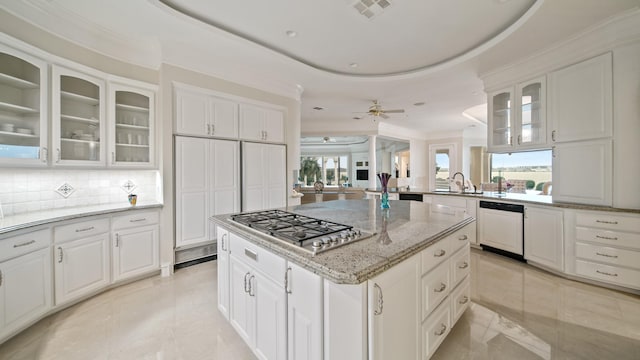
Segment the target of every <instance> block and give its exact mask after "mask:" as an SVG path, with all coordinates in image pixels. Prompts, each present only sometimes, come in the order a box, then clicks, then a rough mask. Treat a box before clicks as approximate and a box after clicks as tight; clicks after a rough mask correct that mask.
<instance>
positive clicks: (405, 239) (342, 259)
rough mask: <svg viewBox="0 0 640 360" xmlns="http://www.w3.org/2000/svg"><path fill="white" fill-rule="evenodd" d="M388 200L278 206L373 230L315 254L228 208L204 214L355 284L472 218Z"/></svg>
mask: <svg viewBox="0 0 640 360" xmlns="http://www.w3.org/2000/svg"><path fill="white" fill-rule="evenodd" d="M390 203H391V208H390V209H388V210H381V209H380V202H379V201H376V200H336V201H328V202H322V203H312V204H305V205H298V206H293V207H288V208H283V209H282V210H286V211H290V212H293V213H297V214H300V215H305V216H310V217H315V218H319V219H323V220H329V221H333V222H338V223H342V224H345V225H351V226H353V227H355V228H358V229H361V230H363V231H368V232H374V233H375V235H374V236H372V237H370V238H368V239H364V240H359V241H357V242H354V243H352V244H348V245H345V246H341V247H338V248H335V249H331V250H328V251H325V252H322V253H319V254H316V255H312V254H310V253H308V252H306V251H304V250H302V249H300V248H298V247H296V246H294V245H290V244H288V243H285V242H282V241H280V240H277V239H274V238H271V237H269V236H267V235H264V234H261V233H259V232H256V231H253V230H251V229H248V228H246V227H244V226H242V225H238V224H236V223H235V222H233V221H232V220H230V215H229V214H227V215H218V216H213V217H211V218H210V219H211V221H213V222H214V223H216V224H218V225H220V226H222V227H224V228H226V229H228V230H230V231H231V232H233V233H235V234H236V235H238V236H240V237H242V238H244V239H246V240H248V241H251V242H253V243H255V244H257V245H259V246H261V247H263V248H266V249H268V250H270V251H271V252H273V253H275V254H277V255H279V256H282V257H283V258H285V259H287V260H288V261H292V262H293V263H295V264H297V265H300V266H302V267H304V268H306V269H308V270H310V271H312V272H314V273H316V274H318V275H320V276H322V277H324V278H326V279H328V280H330V281H333V282H335V283H337V284H360V283H362V282H363V281H366V280H367V279H370V278H372V277H374V276H376V275H378V274H380V273H382V272H384V271H385V270H387V269H389V268H390V267H392V266H393V265H396V264H398V263H400V262H401V261H403V260H405V259H407V258H409V257H411V256H412V255H415V254H417V253H419V252H420V251H421V250H423V249H425V248H427V247H428V246H429V245H431V244H432V243H434V242H436V241H438V240H440V239H442V238H444V237H446V236H447V235H449V234H451V233H453V232H455V231H456V230H458V229H460V228H462V227H464V226H466V225H467V224H470V223H472V222H473V221H475V219H474V218H473V217H470V216H468V215H466V214H461V213H459V212H451V211H449V209H448V208H443V207H440V206H431V205H430V204H425V203H421V202H416V201H390Z"/></svg>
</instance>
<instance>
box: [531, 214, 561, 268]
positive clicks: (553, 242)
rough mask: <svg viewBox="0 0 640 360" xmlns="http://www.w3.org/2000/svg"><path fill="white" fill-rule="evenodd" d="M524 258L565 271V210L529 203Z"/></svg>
mask: <svg viewBox="0 0 640 360" xmlns="http://www.w3.org/2000/svg"><path fill="white" fill-rule="evenodd" d="M524 247H525V248H524V258H525V259H527V260H530V261H535V262H537V263H540V264H542V265H545V266H548V267H550V268H552V269H555V270H559V271H564V236H563V211H562V210H556V209H552V208H541V207H534V206H529V205H527V206H526V207H525V212H524Z"/></svg>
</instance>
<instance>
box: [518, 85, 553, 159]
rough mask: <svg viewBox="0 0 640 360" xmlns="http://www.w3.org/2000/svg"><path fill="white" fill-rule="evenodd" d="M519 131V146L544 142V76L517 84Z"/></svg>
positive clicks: (545, 136) (545, 131)
mask: <svg viewBox="0 0 640 360" xmlns="http://www.w3.org/2000/svg"><path fill="white" fill-rule="evenodd" d="M517 92H518V98H519V99H520V104H519V110H520V111H519V115H520V131H519V134H518V138H517V143H518V145H519V146H527V145H535V144H542V143H545V142H546V138H547V135H546V134H547V130H546V126H545V124H546V121H545V118H544V114H545V111H544V109H545V103H544V99H545V81H544V78H542V79H536V80H532V81H530V82H527V83H522V84H520V85H518V90H517Z"/></svg>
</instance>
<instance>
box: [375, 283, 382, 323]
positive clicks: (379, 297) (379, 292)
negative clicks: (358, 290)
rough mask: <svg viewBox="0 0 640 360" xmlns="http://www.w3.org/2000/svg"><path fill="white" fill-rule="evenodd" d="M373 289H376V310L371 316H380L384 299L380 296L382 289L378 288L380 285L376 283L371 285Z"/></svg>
mask: <svg viewBox="0 0 640 360" xmlns="http://www.w3.org/2000/svg"><path fill="white" fill-rule="evenodd" d="M373 288H374V289H378V308H377V309H375V310H373V314H374V315H380V314H382V309H383V308H384V298H383V294H382V288H381V287H380V285H378V284H376V283H373Z"/></svg>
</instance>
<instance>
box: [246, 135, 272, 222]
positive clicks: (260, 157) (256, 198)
mask: <svg viewBox="0 0 640 360" xmlns="http://www.w3.org/2000/svg"><path fill="white" fill-rule="evenodd" d="M266 161H267V159H266V156H265V154H264V145H263V144H257V143H247V142H245V143H243V149H242V169H243V171H242V185H243V192H242V211H256V210H263V209H265V208H266V202H265V197H266V189H265V186H264V183H265V180H264V179H265V172H266V171H268V167H267V166H266V164H265V162H266Z"/></svg>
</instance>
